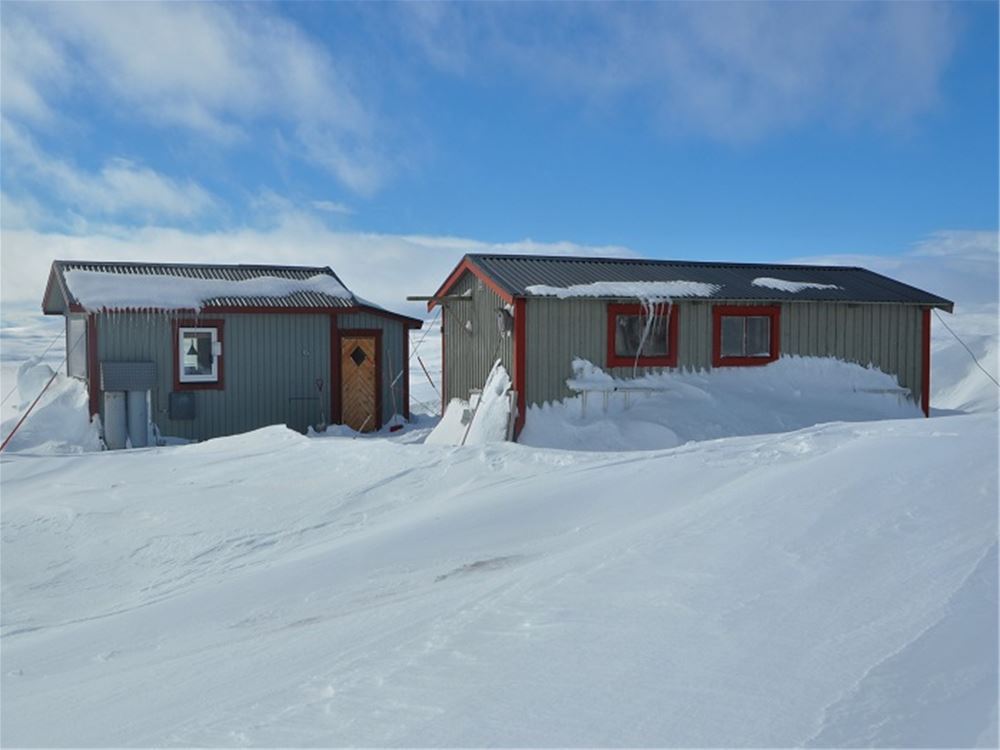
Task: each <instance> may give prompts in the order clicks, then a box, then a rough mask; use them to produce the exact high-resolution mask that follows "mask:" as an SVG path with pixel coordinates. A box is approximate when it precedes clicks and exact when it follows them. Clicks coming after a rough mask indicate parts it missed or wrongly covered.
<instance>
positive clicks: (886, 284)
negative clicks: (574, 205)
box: [428, 254, 953, 312]
mask: <svg viewBox="0 0 1000 750" xmlns="http://www.w3.org/2000/svg"><path fill="white" fill-rule="evenodd" d="M465 272H471V273H473V274H475V275H476V276H477V277H478V278H480V279H482V280H483V281H484V283H487V284H489V285H490V286H491V288H493V290H494V291H495V292H496V293H497V294H498V295H499V296H501V297H502V298H504V299H506V300H507V301H510V300H512V299H513V298H515V297H528V298H530V297H532V296H533V295H531V294H530V293H529V292H528V291H527V287H529V286H534V285H539V286H553V287H561V288H567V287H571V286H574V285H586V284H590V283H595V282H638V281H667V280H681V279H683V280H688V281H697V282H704V283H711V284H715V285H717V286H718V287H719V288H720V291H719V292H718V293H717V294H716V295H713V296H712V297H706V298H705V299H712V300H718V301H761V302H765V301H766V302H794V301H803V302H805V301H809V302H813V301H820V302H833V303H843V304H866V303H888V304H914V305H920V306H926V307H938V308H941V309H944V310H947V311H949V312H951V310H952V309H953V303H952V302H951V300H947V299H944V298H943V297H939V296H937V295H934V294H931V293H929V292H926V291H924V290H921V289H917V288H916V287H912V286H910V285H908V284H904V283H903V282H900V281H897V280H895V279H891V278H889V277H887V276H883V275H881V274H877V273H875V272H873V271H870V270H868V269H865V268H860V267H857V266H829V265H826V266H821V265H815V266H814V265H804V264H780V263H721V262H710V261H676V260H648V259H638V258H589V257H568V256H552V255H549V256H540V255H502V254H469V255H466V256H465V257H464V258H463V259H462V261H461V262H460V263H459V264H458V265H457V266H456V267H455V269H454V270H453V271H452V273H451V274H450V275H449V277H448V278H447V279H446V281H445V283H444V284H442V285H441V287H440V288H439V289H438V291H437V292H436V293H435V295H434V296H435V297H440V296H443V295H445V294H447V292H448V290H449V289H450V287H451V286H452V285H453V284H454V283H455V282H456V281H457V280H458V279H459V278H460V277H461V276H462V275H463V274H464V273H465ZM775 274H777V275H784V276H792V277H796V278H792V279H790V280H792V281H811V280H817V281H820V282H823V283H832V284H834V285H835V286H837V287H838V289H825V290H806V291H797V292H787V291H781V290H776V289H769V288H765V287H759V286H754V285H752V283H751V282H752V281H753V279H754V278H755V277H757V276H758V275H759V276H763V275H775ZM816 277H818V278H816ZM594 298H595V299H622V297H612V296H607V297H596V296H595V297H594ZM433 304H434V303H433V300H432V301H431V302H430V303H429V304H428V308H429V309H430V308H431V307H433Z"/></svg>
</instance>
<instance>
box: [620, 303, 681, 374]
mask: <svg viewBox="0 0 1000 750" xmlns="http://www.w3.org/2000/svg"><path fill="white" fill-rule="evenodd" d="M647 311H648V308H647V309H644V308H643V306H642V305H636V304H631V305H628V304H609V305H608V355H607V356H608V361H607V366H608V367H632V366H633V365H638V366H639V367H677V318H678V312H679V310H678V309H677V305H676V304H673V305H671V306H670V316H669V320H668V321H667V354H666V356H655V357H639V359H638V360H636V358H635V357H622V356H619V355H618V354H617V353H615V331H616V330H617V327H618V316H619V315H642V314H643V313H644V312H647Z"/></svg>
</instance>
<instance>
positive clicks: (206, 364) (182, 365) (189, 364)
mask: <svg viewBox="0 0 1000 750" xmlns="http://www.w3.org/2000/svg"><path fill="white" fill-rule="evenodd" d="M174 330H175V335H174V340H175V342H176V349H175V353H176V356H175V366H174V373H175V379H174V386H175V389H177V390H182V389H184V388H221V387H222V321H197V322H194V323H192V322H187V321H180V322H178V323H175V324H174Z"/></svg>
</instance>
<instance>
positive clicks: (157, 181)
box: [2, 120, 215, 226]
mask: <svg viewBox="0 0 1000 750" xmlns="http://www.w3.org/2000/svg"><path fill="white" fill-rule="evenodd" d="M2 133H3V155H4V170H5V174H6V175H8V176H9V175H13V176H15V177H16V178H17V179H16V180H10V179H8V180H7V182H8V184H10V182H17V183H18V184H23V183H24V182H31V183H34V184H36V185H38V186H40V187H41V188H42V192H44V193H47V194H50V195H57V196H58V197H59V198H60V199H61V200H62V201H63V202H64V203H65V204H67V205H68V206H70V207H71V208H73V209H75V210H78V211H83V212H86V213H88V214H97V215H103V216H117V217H121V216H126V215H128V216H131V217H136V218H141V219H144V220H152V219H157V218H171V219H192V218H195V217H197V216H199V215H201V214H203V213H204V212H205V211H207V210H208V209H210V208H212V207H213V206H214V205H215V201H214V199H213V198H212V196H211V195H210V194H209V193H208V191H206V190H205V189H204V188H202V187H201V186H200V185H198V184H196V183H194V182H192V181H190V180H184V181H180V180H173V179H170V178H168V177H165V176H164V175H161V174H159V173H158V172H155V171H154V170H152V169H149V168H148V167H144V166H142V165H138V164H134V163H132V162H130V161H128V160H125V159H111V160H109V161H108V162H106V163H105V164H104V166H103V167H102V168H101V169H100V171H98V172H96V173H90V172H87V171H85V170H82V169H79V168H77V167H76V166H74V165H72V164H70V163H69V162H67V161H64V160H61V159H58V158H55V157H53V156H52V155H50V154H48V153H46V152H44V151H42V150H41V149H40V148H39V147H38V146H37V144H35V142H34V141H33V140H32V139H31V138H30V137H28V136H27V135H26V134H25V133H23V132H21V130H20V129H18V128H17V127H16V126H14V125H12V124H11V123H9V122H8V121H6V120H3V122H2ZM6 197H7V200H8V201H13V202H14V203H13V205H12V207H14V208H15V209H16V207H17V206H23V205H28V204H31V205H34V206H36V207H37V201H36V200H35V199H33V198H30V197H29V196H19V197H17V198H13V197H11V196H6ZM33 216H34V220H35V221H36V222H37V221H38V220H39V212H38V211H37V210H36V211H35V213H34V215H33ZM23 218H24V216H23V212H17V211H15V214H14V216H12V217H9V216H8V215H7V214H6V212H5V213H4V216H3V222H4V225H5V226H10V220H13V221H14V222H15V225H16V223H17V222H19V221H21V220H22V219H23Z"/></svg>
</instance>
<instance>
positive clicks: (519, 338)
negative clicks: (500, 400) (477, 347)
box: [514, 297, 528, 440]
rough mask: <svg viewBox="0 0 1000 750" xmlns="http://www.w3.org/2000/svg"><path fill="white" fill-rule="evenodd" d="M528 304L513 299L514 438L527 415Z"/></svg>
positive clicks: (519, 432)
mask: <svg viewBox="0 0 1000 750" xmlns="http://www.w3.org/2000/svg"><path fill="white" fill-rule="evenodd" d="M527 309H528V305H527V303H526V301H525V299H524V297H518V298H517V299H516V300H514V388H515V389H516V390H517V420H516V421H515V422H514V440H517V436H518V435H520V434H521V429H522V428H523V427H524V420H525V418H526V417H527V413H528V412H527V409H528V407H527V403H528V399H527V394H526V393H525V390H526V387H527V384H528V379H527V372H528V362H527V354H526V353H527V349H528V320H527Z"/></svg>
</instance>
